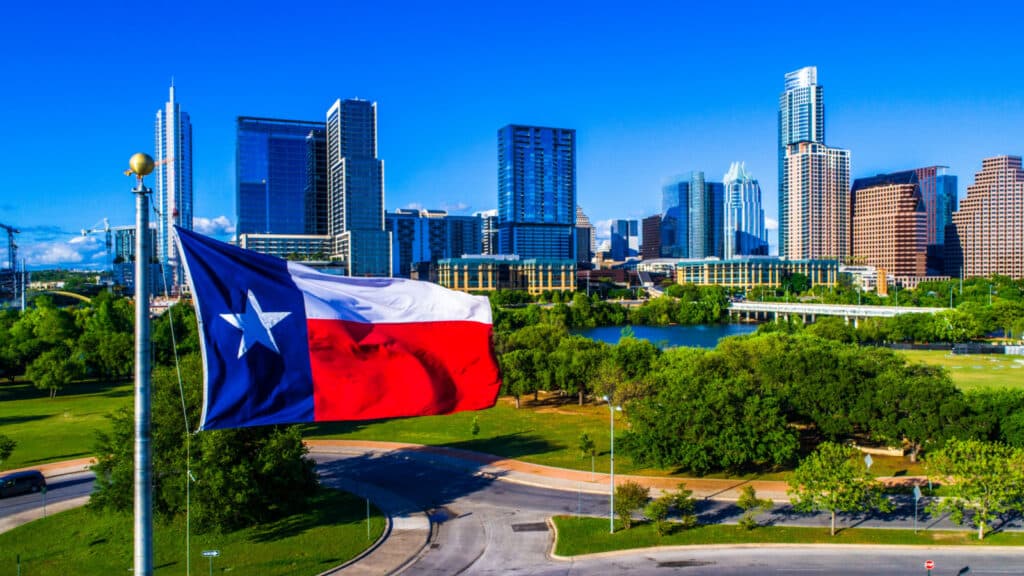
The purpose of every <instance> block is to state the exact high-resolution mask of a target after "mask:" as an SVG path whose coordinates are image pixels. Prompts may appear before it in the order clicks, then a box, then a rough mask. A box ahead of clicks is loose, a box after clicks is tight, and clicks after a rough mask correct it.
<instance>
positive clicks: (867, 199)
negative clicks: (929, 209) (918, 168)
mask: <svg viewBox="0 0 1024 576" xmlns="http://www.w3.org/2000/svg"><path fill="white" fill-rule="evenodd" d="M850 196H851V208H850V212H851V214H852V221H853V224H852V246H851V254H852V255H853V257H854V258H856V259H857V261H858V263H863V264H867V265H869V266H875V267H877V268H882V269H884V270H886V271H887V272H888V273H889V274H891V275H893V276H924V275H925V272H926V269H925V255H926V253H927V242H926V240H927V220H928V216H927V213H926V210H925V205H924V200H923V198H922V195H921V187H920V185H919V181H918V178H917V173H916V172H915V171H913V170H908V171H906V172H895V173H892V174H880V175H878V176H874V177H871V178H858V179H857V180H856V181H854V183H853V188H852V191H851V194H850Z"/></svg>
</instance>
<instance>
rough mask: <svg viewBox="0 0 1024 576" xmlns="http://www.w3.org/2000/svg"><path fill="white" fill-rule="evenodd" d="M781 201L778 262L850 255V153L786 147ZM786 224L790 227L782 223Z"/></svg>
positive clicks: (817, 147)
mask: <svg viewBox="0 0 1024 576" xmlns="http://www.w3.org/2000/svg"><path fill="white" fill-rule="evenodd" d="M783 174H784V176H785V177H786V182H785V185H784V186H781V187H780V188H781V189H782V190H784V191H785V194H786V197H785V198H783V197H782V196H780V198H779V211H780V212H779V222H780V224H779V256H780V257H783V258H787V259H792V260H808V259H810V260H820V259H824V260H842V259H844V258H846V257H847V256H849V255H850V151H849V150H842V149H839V148H829V147H828V146H825V145H824V144H818V143H815V142H797V143H795V144H790V145H789V146H787V147H786V156H785V169H784V170H783ZM783 219H785V222H786V227H785V229H783V228H782V224H781V222H782V221H783Z"/></svg>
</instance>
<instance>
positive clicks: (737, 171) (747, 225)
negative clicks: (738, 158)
mask: <svg viewBox="0 0 1024 576" xmlns="http://www.w3.org/2000/svg"><path fill="white" fill-rule="evenodd" d="M723 180H724V183H723V186H724V187H725V208H724V210H725V215H724V222H723V224H722V228H723V232H722V236H723V246H722V258H724V259H726V260H731V259H733V258H738V257H741V256H767V255H768V234H767V232H766V230H765V227H764V209H763V208H762V207H761V185H760V184H758V182H757V180H756V179H755V178H754V177H753V176H751V175H750V173H749V172H747V170H746V166H745V165H744V164H743V163H742V162H733V163H732V164H730V165H729V171H728V172H727V173H726V174H725V177H724V178H723Z"/></svg>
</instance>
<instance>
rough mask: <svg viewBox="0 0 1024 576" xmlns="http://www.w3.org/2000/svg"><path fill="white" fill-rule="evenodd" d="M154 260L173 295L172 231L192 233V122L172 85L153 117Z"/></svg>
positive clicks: (177, 273) (176, 277)
mask: <svg viewBox="0 0 1024 576" xmlns="http://www.w3.org/2000/svg"><path fill="white" fill-rule="evenodd" d="M155 160H156V170H155V171H156V198H155V199H154V203H155V204H156V206H155V208H156V211H157V212H158V213H159V216H158V218H157V222H156V226H157V240H156V253H157V259H159V261H160V265H161V267H162V269H163V279H164V280H165V281H166V283H167V286H168V290H169V291H170V292H171V293H172V294H177V293H178V292H179V287H180V286H181V285H182V284H183V283H184V281H185V278H184V270H183V269H182V268H181V267H180V266H179V265H178V247H177V245H176V244H175V243H174V227H175V226H181V227H182V228H184V229H186V230H191V229H192V201H193V197H192V121H191V120H190V119H189V116H188V113H187V112H184V111H182V109H181V104H180V103H179V102H178V101H177V100H176V99H175V95H174V84H173V83H172V84H171V89H170V97H169V98H168V100H167V103H166V104H164V107H163V108H162V109H160V110H157V113H156V158H155Z"/></svg>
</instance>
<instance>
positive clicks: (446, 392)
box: [306, 319, 501, 422]
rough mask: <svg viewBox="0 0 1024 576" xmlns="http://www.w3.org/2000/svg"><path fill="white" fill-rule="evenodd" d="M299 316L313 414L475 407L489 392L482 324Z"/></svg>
mask: <svg viewBox="0 0 1024 576" xmlns="http://www.w3.org/2000/svg"><path fill="white" fill-rule="evenodd" d="M306 324H307V331H308V334H309V361H310V366H311V368H312V370H313V404H314V419H315V420H316V421H318V422H321V421H327V420H370V419H374V418H395V417H400V416H424V415H429V414H447V413H449V412H458V411H461V410H479V409H482V408H489V407H491V406H493V405H494V402H495V399H496V398H497V395H498V388H499V387H500V386H501V378H500V376H499V374H498V366H497V361H496V360H495V358H494V351H493V348H492V345H491V325H490V324H483V323H480V322H466V321H451V322H420V323H407V324H364V323H359V322H350V321H345V320H313V319H309V320H307V321H306Z"/></svg>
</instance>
